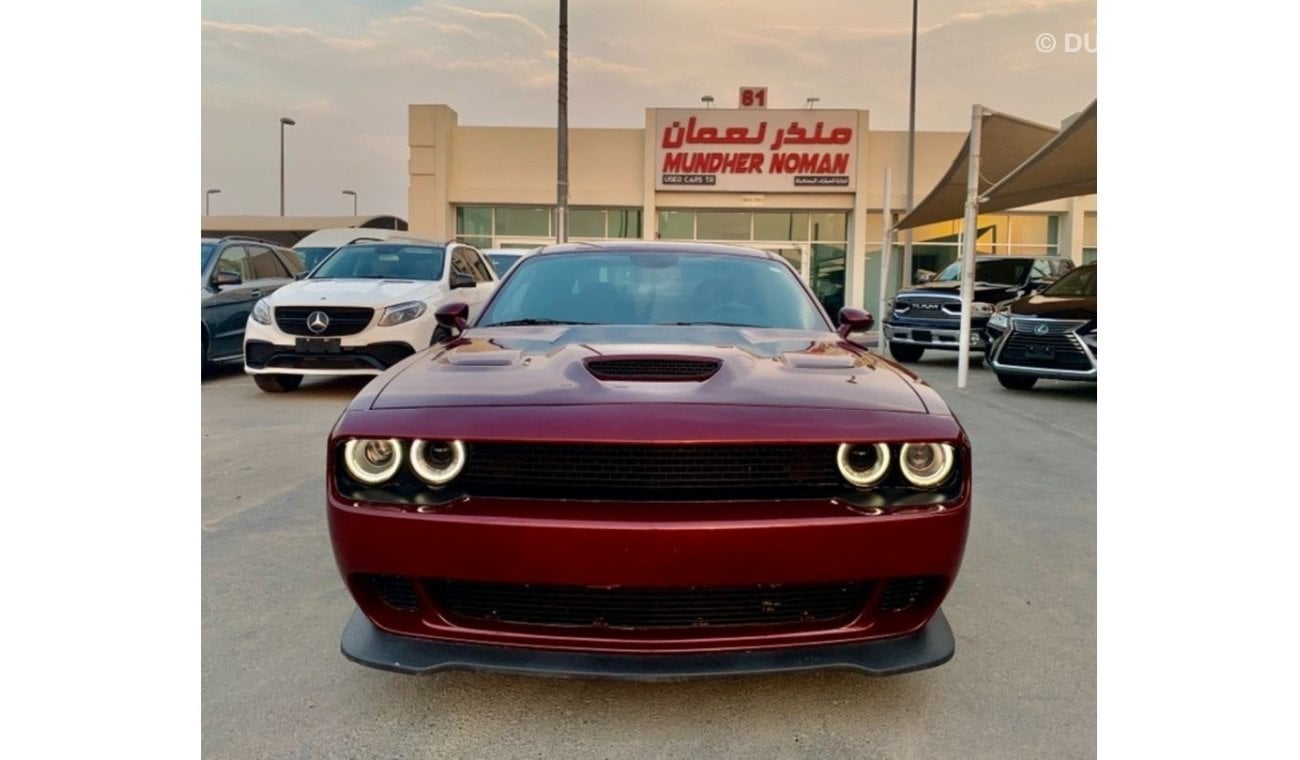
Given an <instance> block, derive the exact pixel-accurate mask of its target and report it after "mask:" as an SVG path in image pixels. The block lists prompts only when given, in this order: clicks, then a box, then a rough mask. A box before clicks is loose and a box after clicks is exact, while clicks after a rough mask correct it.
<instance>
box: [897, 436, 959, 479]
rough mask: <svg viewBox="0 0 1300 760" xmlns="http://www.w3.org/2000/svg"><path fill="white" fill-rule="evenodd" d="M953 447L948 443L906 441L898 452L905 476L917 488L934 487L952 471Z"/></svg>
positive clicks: (899, 462) (900, 465)
mask: <svg viewBox="0 0 1300 760" xmlns="http://www.w3.org/2000/svg"><path fill="white" fill-rule="evenodd" d="M953 459H954V455H953V449H952V446H949V445H948V444H946V443H905V444H903V448H902V450H901V451H899V453H898V464H899V467H900V468H901V469H902V470H903V477H905V478H907V480H908V482H909V483H911V484H912V485H914V486H916V487H917V488H934V487H935V486H937V485H939V484H940V483H942V482H943V481H945V480H947V478H948V474H949V473H951V472H952V465H953Z"/></svg>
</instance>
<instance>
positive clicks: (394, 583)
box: [358, 575, 420, 611]
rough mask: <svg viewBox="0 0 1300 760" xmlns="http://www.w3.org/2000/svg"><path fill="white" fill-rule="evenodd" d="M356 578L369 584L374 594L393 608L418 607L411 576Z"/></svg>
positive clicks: (366, 576)
mask: <svg viewBox="0 0 1300 760" xmlns="http://www.w3.org/2000/svg"><path fill="white" fill-rule="evenodd" d="M358 580H359V581H360V582H361V583H364V584H366V585H367V586H369V587H370V590H371V591H373V592H374V594H375V596H377V597H379V598H380V600H382V601H383V603H384V604H387V605H388V606H389V607H392V608H393V609H395V610H406V611H414V610H418V609H420V597H419V595H418V594H417V593H416V591H415V582H414V581H413V580H412V579H411V578H408V577H406V576H402V575H363V576H360V577H359V578H358Z"/></svg>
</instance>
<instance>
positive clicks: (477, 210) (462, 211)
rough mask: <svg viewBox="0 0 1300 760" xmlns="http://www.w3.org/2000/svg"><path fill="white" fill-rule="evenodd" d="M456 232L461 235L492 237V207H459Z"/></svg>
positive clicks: (457, 209)
mask: <svg viewBox="0 0 1300 760" xmlns="http://www.w3.org/2000/svg"><path fill="white" fill-rule="evenodd" d="M456 232H457V234H461V235H491V234H492V207H491V206H459V207H457V208H456Z"/></svg>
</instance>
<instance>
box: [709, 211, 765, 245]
mask: <svg viewBox="0 0 1300 760" xmlns="http://www.w3.org/2000/svg"><path fill="white" fill-rule="evenodd" d="M695 237H696V239H698V240H752V239H753V238H752V237H750V230H749V212H748V211H699V212H696V214H695Z"/></svg>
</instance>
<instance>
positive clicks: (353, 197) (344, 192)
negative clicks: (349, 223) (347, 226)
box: [343, 190, 357, 216]
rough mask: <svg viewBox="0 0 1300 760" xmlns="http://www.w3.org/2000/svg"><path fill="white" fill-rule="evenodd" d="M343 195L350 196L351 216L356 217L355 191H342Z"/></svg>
mask: <svg viewBox="0 0 1300 760" xmlns="http://www.w3.org/2000/svg"><path fill="white" fill-rule="evenodd" d="M343 194H344V195H350V196H352V215H353V216H356V215H357V191H356V190H344V191H343Z"/></svg>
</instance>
